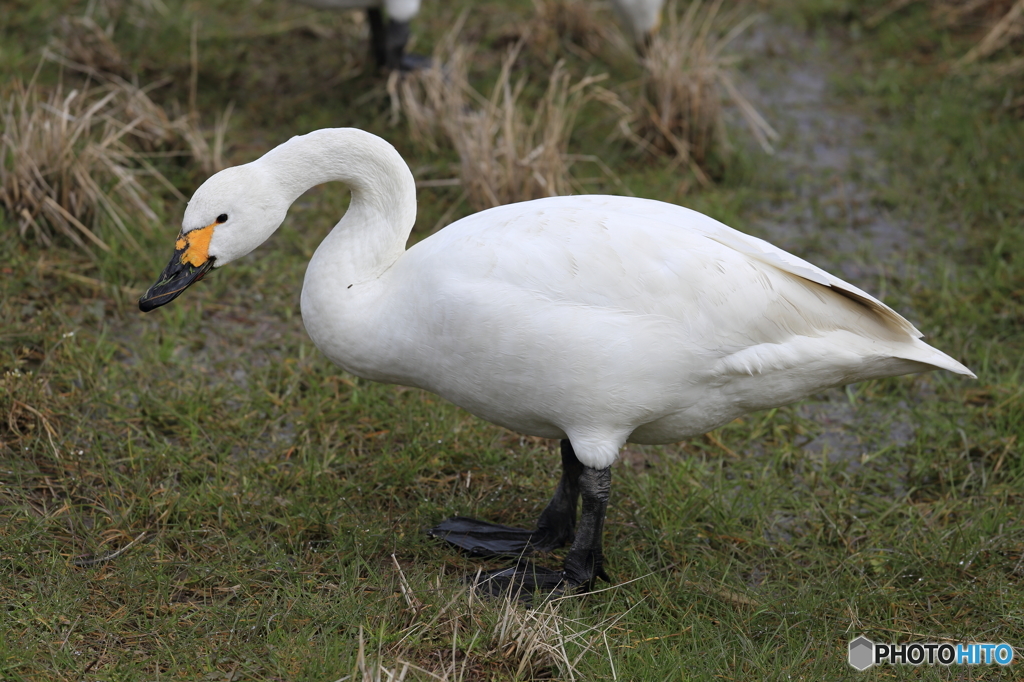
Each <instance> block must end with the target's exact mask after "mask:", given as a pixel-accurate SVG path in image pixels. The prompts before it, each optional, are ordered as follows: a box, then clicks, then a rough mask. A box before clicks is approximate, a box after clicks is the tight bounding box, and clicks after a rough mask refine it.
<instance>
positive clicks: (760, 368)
mask: <svg viewBox="0 0 1024 682" xmlns="http://www.w3.org/2000/svg"><path fill="white" fill-rule="evenodd" d="M334 180H337V181H341V182H344V183H346V184H347V185H348V186H349V187H350V188H351V190H352V201H351V204H350V206H349V209H348V211H347V213H346V214H345V216H344V217H343V218H342V219H341V221H340V222H339V223H338V224H337V226H335V228H334V229H333V230H332V231H331V233H330V234H329V235H328V236H327V237H326V238H325V239H324V241H323V243H322V244H321V245H320V246H319V248H318V249H317V250H316V253H315V254H314V256H313V259H312V260H311V261H310V263H309V268H308V270H307V271H306V278H305V283H304V284H303V287H302V299H301V306H302V318H303V322H304V323H305V325H306V329H307V331H308V332H309V335H310V337H312V339H313V342H314V343H315V344H316V345H317V347H318V348H319V349H320V350H321V351H322V352H323V353H324V354H325V355H326V356H327V357H328V358H330V359H331V360H332V361H334V362H335V363H337V364H338V365H340V366H341V367H342V368H344V369H345V370H347V371H349V372H351V373H353V374H355V375H357V376H360V377H365V378H368V379H372V380H375V381H384V382H391V383H396V384H404V385H407V386H417V387H420V388H423V389H426V390H428V391H433V392H434V393H437V394H439V395H441V396H443V397H445V398H447V399H448V400H450V401H451V402H453V403H455V404H456V405H459V406H461V407H463V408H465V409H466V410H468V411H470V412H472V413H473V414H475V415H477V416H479V417H482V418H484V419H486V420H488V421H491V422H494V423H496V424H500V425H502V426H505V427H507V428H509V429H513V430H515V431H519V432H521V433H525V434H530V435H534V436H543V437H546V438H560V439H563V447H562V459H563V476H562V480H561V482H560V483H559V486H558V490H557V491H556V494H555V497H554V499H553V500H552V502H551V504H550V505H549V506H548V508H547V509H546V510H545V512H544V514H543V515H542V516H541V519H540V521H539V522H538V529H537V530H536V531H519V530H516V529H508V528H506V527H504V526H494V525H490V524H485V523H483V522H476V521H472V520H467V519H452V520H450V521H448V522H445V523H443V524H441V526H439V527H438V528H436V529H434V533H435V534H437V535H441V536H445V537H447V539H448V540H449V541H451V542H453V543H455V544H457V545H459V546H462V547H464V548H466V549H469V550H475V551H478V552H498V553H506V552H511V553H516V552H520V551H523V550H524V549H537V548H539V549H548V548H551V547H554V546H557V545H560V544H562V543H564V542H565V541H567V540H569V539H571V538H573V535H574V532H575V539H574V541H573V544H572V548H571V549H570V551H569V554H568V556H567V558H566V561H565V565H564V571H563V572H561V573H557V574H551V575H549V576H542V578H541V580H540V586H541V587H544V588H550V587H554V586H555V585H556V584H558V583H559V581H561V580H563V579H564V581H565V583H568V584H570V585H587V584H589V583H591V581H592V580H593V579H594V577H595V576H603V575H604V574H603V569H602V555H601V528H602V524H603V519H604V512H605V505H606V503H607V499H608V490H609V486H610V480H611V479H610V468H609V467H610V465H611V464H612V463H613V462H614V461H615V458H616V456H617V454H618V452H619V449H620V448H621V447H622V446H623V444H624V443H626V442H627V441H629V442H637V443H666V442H672V441H678V440H680V439H683V438H686V437H689V436H694V435H697V434H702V433H705V432H706V431H709V430H711V429H713V428H715V427H717V426H720V425H722V424H725V423H726V422H728V421H730V420H732V419H734V418H736V417H737V416H739V415H742V414H745V413H747V412H750V411H753V410H761V409H765V408H770V407H774V406H778V405H784V404H786V403H790V402H793V401H795V400H798V399H800V398H803V397H805V396H807V395H809V394H812V393H815V392H817V391H820V390H822V389H824V388H827V387H830V386H837V385H841V384H848V383H852V382H856V381H863V380H865V379H873V378H879V377H888V376H895V375H899V374H908V373H914V372H924V371H928V370H932V369H937V368H938V369H947V370H949V371H951V372H955V373H957V374H963V375H967V376H974V375H973V374H972V373H971V371H970V370H969V369H967V368H966V367H964V366H963V365H962V364H960V363H959V362H957V361H956V360H954V359H952V358H950V357H949V356H947V355H945V354H944V353H942V352H940V351H938V350H936V349H934V348H932V347H931V346H928V345H927V344H925V343H923V342H922V341H920V339H919V338H918V337H920V336H921V334H920V332H918V331H917V330H916V329H914V327H913V326H912V325H911V324H910V323H909V322H907V321H906V320H905V319H903V318H902V317H900V316H899V315H898V314H896V313H895V312H894V311H892V310H891V309H890V308H889V307H887V306H886V305H885V304H883V303H881V302H879V301H878V300H876V299H874V298H872V297H871V296H870V295H868V294H866V293H864V292H863V291H861V290H860V289H858V288H856V287H854V286H852V285H850V284H847V283H846V282H843V281H842V280H840V279H838V278H836V277H833V276H832V275H830V274H828V273H827V272H825V271H823V270H821V269H819V268H817V267H815V266H814V265H811V264H810V263H808V262H806V261H804V260H802V259H800V258H797V257H796V256H793V255H791V254H789V253H786V252H785V251H782V250H781V249H778V248H776V247H774V246H772V245H771V244H768V243H767V242H765V241H762V240H760V239H756V238H754V237H750V236H747V235H745V234H742V233H740V232H737V231H735V230H733V229H730V228H729V227H726V226H725V225H723V224H721V223H719V222H717V221H715V220H712V219H711V218H708V217H707V216H704V215H701V214H700V213H696V212H694V211H691V210H688V209H685V208H680V207H679V206H673V205H670V204H665V203H661V202H657V201H649V200H645V199H636V198H628V197H617V196H570V197H555V198H550V199H540V200H536V201H527V202H523V203H519V204H512V205H508V206H501V207H498V208H493V209H490V210H487V211H483V212H481V213H477V214H475V215H472V216H469V217H467V218H463V219H462V220H459V221H457V222H455V223H453V224H451V225H449V226H448V227H446V228H444V229H443V230H441V231H440V232H438V233H437V234H435V235H433V236H431V237H429V238H427V239H424V240H423V241H421V242H419V243H418V244H416V245H414V246H413V247H412V248H410V249H408V250H406V248H405V244H406V240H407V239H408V237H409V233H410V231H411V229H412V227H413V223H414V221H415V218H416V189H415V183H414V181H413V177H412V174H411V173H410V171H409V168H408V166H407V165H406V164H405V162H404V161H403V160H402V158H401V156H399V154H398V152H397V151H395V149H394V148H393V147H392V146H391V145H389V144H388V143H387V142H385V141H384V140H382V139H380V138H378V137H376V136H374V135H371V134H369V133H366V132H363V131H360V130H355V129H351V128H349V129H331V130H319V131H316V132H313V133H310V134H308V135H303V136H300V137H294V138H292V139H291V140H289V141H287V142H285V143H284V144H282V145H280V146H279V147H277V148H276V149H273V150H271V151H270V152H268V153H267V154H266V155H264V156H263V157H262V158H260V159H258V160H256V161H254V162H252V163H249V164H246V165H243V166H237V167H234V168H228V169H226V170H223V171H221V172H220V173H217V174H216V175H214V176H213V177H211V178H210V179H209V180H207V181H206V182H205V183H204V184H203V185H202V186H201V187H200V188H199V189H198V190H197V191H196V193H195V195H194V196H193V197H192V200H191V201H190V202H189V204H188V208H187V209H186V211H185V216H184V219H183V221H182V230H181V236H180V237H179V238H178V241H177V244H176V250H175V254H174V257H173V259H172V260H171V263H170V264H169V265H168V267H167V268H166V269H165V271H164V273H163V274H162V276H161V278H160V281H159V282H158V283H157V284H155V285H154V286H153V287H152V288H151V289H150V290H149V291H148V292H147V293H146V295H145V296H144V297H143V298H142V299H140V302H139V304H140V307H141V308H142V309H143V310H151V309H153V308H155V307H157V306H160V305H163V304H165V303H167V302H168V301H170V300H172V299H173V298H174V297H176V296H178V295H179V294H180V293H181V292H182V291H183V290H184V288H185V287H187V286H188V285H189V284H191V283H192V282H193V281H195V280H197V279H198V278H200V277H202V276H203V275H204V274H205V273H206V272H207V271H209V270H210V268H211V267H213V266H217V267H219V266H222V265H225V264H227V263H230V262H231V261H233V260H235V259H237V258H240V257H242V256H244V255H246V254H247V253H249V252H250V251H252V250H253V249H255V248H256V247H257V246H259V245H260V244H261V243H263V242H264V241H265V240H266V239H267V238H268V237H269V236H270V235H271V234H272V233H273V232H274V231H275V230H276V229H277V228H278V226H280V224H281V222H282V221H283V220H284V218H285V214H286V213H287V211H288V207H289V206H290V205H291V203H292V202H293V201H295V200H296V199H297V198H298V197H299V196H300V195H301V194H302V193H303V192H305V191H306V190H307V189H309V188H310V187H312V186H314V185H317V184H320V183H324V182H329V181H334ZM580 495H582V498H583V507H582V510H583V511H582V518H581V521H580V524H579V525H578V527H577V526H576V524H575V521H576V504H577V499H578V497H579V496H580Z"/></svg>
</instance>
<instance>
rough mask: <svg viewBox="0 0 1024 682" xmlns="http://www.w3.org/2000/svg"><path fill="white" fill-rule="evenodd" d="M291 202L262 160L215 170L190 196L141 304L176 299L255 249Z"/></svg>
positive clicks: (146, 308) (154, 305) (143, 306)
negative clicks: (167, 258) (163, 263)
mask: <svg viewBox="0 0 1024 682" xmlns="http://www.w3.org/2000/svg"><path fill="white" fill-rule="evenodd" d="M290 203H291V202H290V201H288V200H287V199H286V198H285V197H284V196H282V193H281V191H280V188H279V187H278V186H276V185H275V184H274V183H272V182H271V181H270V180H269V178H268V177H267V175H266V173H265V172H264V171H263V169H262V167H261V166H260V165H259V163H258V162H257V163H249V164H246V165H244V166H235V167H233V168H226V169H224V170H222V171H221V172H219V173H217V174H216V175H213V176H212V177H211V178H210V179H209V180H207V181H206V182H204V183H203V184H202V185H201V186H200V187H199V189H197V190H196V193H195V194H194V195H193V196H192V199H191V201H189V202H188V207H187V208H186V209H185V217H184V218H183V219H182V221H181V232H180V233H179V234H178V239H177V241H175V243H174V255H173V256H172V257H171V262H170V263H168V264H167V267H165V268H164V271H163V272H162V273H160V277H159V279H157V282H156V284H154V285H153V286H151V287H150V288H149V290H148V291H147V292H146V293H145V295H143V296H142V298H140V299H139V309H140V310H142V311H143V312H149V311H150V310H153V309H154V308H159V307H160V306H162V305H164V304H165V303H170V302H171V301H173V300H174V299H175V298H177V297H178V296H179V295H181V293H182V292H183V291H185V289H187V288H188V287H189V286H190V285H192V284H195V283H196V282H198V281H199V280H201V279H202V278H203V276H204V275H205V274H206V273H207V272H209V271H210V270H211V269H212V268H214V267H220V266H221V265H224V264H225V263H230V262H231V261H233V260H237V259H238V258H241V257H242V256H244V255H246V254H247V253H249V252H250V251H252V250H253V249H255V248H256V247H257V246H259V245H260V244H262V243H263V242H264V241H266V240H267V238H268V237H270V235H271V234H273V233H274V230H276V229H277V228H278V227H280V225H281V223H282V222H284V217H285V215H286V214H287V212H288V205H289V204H290Z"/></svg>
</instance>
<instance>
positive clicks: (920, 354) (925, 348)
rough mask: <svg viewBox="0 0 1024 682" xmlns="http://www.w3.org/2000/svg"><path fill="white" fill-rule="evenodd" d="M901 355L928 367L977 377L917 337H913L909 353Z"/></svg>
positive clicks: (973, 377)
mask: <svg viewBox="0 0 1024 682" xmlns="http://www.w3.org/2000/svg"><path fill="white" fill-rule="evenodd" d="M901 357H903V358H905V359H907V360H913V361H914V362H920V363H922V364H925V365H928V366H929V367H928V369H945V370H949V371H950V372H953V373H954V374H962V375H964V376H968V377H971V378H972V379H977V378H978V377H977V376H976V375H975V374H974V372H972V371H971V370H969V369H967V367H965V366H964V365H962V364H960V363H959V362H957V361H956V360H954V359H953V358H951V357H949V356H948V355H946V354H945V353H943V352H942V351H940V350H938V349H936V348H932V347H931V346H929V345H928V344H927V343H925V342H924V341H921V340H919V339H914V344H913V350H911V351H910V352H909V353H903V354H901Z"/></svg>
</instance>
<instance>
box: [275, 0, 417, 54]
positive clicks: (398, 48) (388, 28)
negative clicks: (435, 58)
mask: <svg viewBox="0 0 1024 682" xmlns="http://www.w3.org/2000/svg"><path fill="white" fill-rule="evenodd" d="M295 2H300V3H302V4H303V5H309V6H311V7H317V8H319V9H338V10H344V9H364V10H366V12H367V17H368V19H369V22H370V42H371V47H372V50H373V56H374V59H375V60H376V62H377V66H379V67H381V68H387V69H400V70H403V71H412V70H415V69H420V68H425V67H426V66H428V65H429V64H430V60H429V59H427V58H426V57H422V56H419V55H414V54H406V52H405V47H406V45H407V44H408V42H409V35H410V26H409V24H410V22H411V21H412V20H413V18H415V16H416V15H417V14H418V13H419V11H420V0H295ZM381 10H384V12H386V13H387V21H385V20H384V16H383V14H382V12H381Z"/></svg>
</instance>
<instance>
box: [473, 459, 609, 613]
mask: <svg viewBox="0 0 1024 682" xmlns="http://www.w3.org/2000/svg"><path fill="white" fill-rule="evenodd" d="M577 482H578V485H579V491H580V493H581V495H582V497H583V513H582V514H581V517H580V524H579V526H578V527H577V528H576V539H575V540H573V543H572V547H571V548H570V549H569V554H568V555H567V556H566V557H565V563H564V564H563V570H561V571H552V570H550V569H546V568H542V567H540V566H536V565H534V564H533V563H532V562H530V561H526V560H520V561H519V562H517V563H516V565H515V566H512V567H510V568H506V569H503V570H500V571H489V572H487V573H484V574H483V575H482V576H481V578H480V581H479V583H478V587H479V589H481V590H482V591H484V592H485V593H488V594H491V595H492V596H501V595H503V594H512V595H514V596H516V597H517V598H519V599H522V600H524V601H529V600H530V598H531V597H532V595H533V593H534V592H542V593H545V594H551V593H555V594H559V593H562V592H564V591H565V590H567V589H576V588H580V589H583V590H589V589H590V588H591V586H592V585H593V584H594V581H595V580H596V579H597V578H601V579H603V580H608V581H610V578H609V577H608V574H607V573H605V570H604V554H603V552H602V551H601V533H602V531H603V529H604V515H605V512H606V511H607V509H608V495H609V492H610V491H611V483H612V470H611V467H609V468H607V469H591V468H589V467H583V470H582V472H581V473H580V475H579V477H578V478H577Z"/></svg>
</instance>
